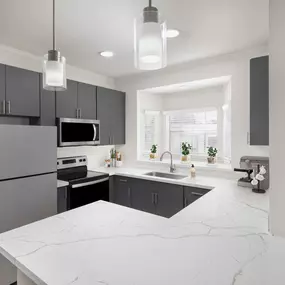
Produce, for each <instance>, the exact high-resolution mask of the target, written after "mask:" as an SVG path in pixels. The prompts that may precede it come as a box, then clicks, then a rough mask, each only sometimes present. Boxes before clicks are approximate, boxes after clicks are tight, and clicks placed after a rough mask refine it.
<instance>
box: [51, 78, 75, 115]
mask: <svg viewBox="0 0 285 285" xmlns="http://www.w3.org/2000/svg"><path fill="white" fill-rule="evenodd" d="M77 86H78V83H77V82H76V81H72V80H67V90H66V91H61V92H56V117H57V118H77V114H78V112H77Z"/></svg>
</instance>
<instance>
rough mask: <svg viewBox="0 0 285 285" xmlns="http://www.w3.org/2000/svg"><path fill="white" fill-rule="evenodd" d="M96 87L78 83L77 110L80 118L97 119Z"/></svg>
mask: <svg viewBox="0 0 285 285" xmlns="http://www.w3.org/2000/svg"><path fill="white" fill-rule="evenodd" d="M96 104H97V102H96V86H92V85H88V84H84V83H78V108H79V112H80V113H79V114H80V118H82V119H94V120H96V119H97V108H96Z"/></svg>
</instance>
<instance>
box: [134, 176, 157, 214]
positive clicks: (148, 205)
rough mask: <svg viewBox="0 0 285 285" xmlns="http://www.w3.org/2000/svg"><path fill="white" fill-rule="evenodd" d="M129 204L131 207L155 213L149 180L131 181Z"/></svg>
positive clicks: (153, 195) (153, 196)
mask: <svg viewBox="0 0 285 285" xmlns="http://www.w3.org/2000/svg"><path fill="white" fill-rule="evenodd" d="M131 189H132V193H131V204H132V208H134V209H137V210H140V211H144V212H148V213H151V214H156V207H155V193H154V192H153V188H151V182H150V181H147V180H142V179H134V180H133V181H132V188H131Z"/></svg>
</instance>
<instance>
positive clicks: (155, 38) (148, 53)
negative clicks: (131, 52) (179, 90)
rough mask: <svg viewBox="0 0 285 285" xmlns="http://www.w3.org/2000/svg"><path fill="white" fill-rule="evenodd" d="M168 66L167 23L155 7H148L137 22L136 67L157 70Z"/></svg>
mask: <svg viewBox="0 0 285 285" xmlns="http://www.w3.org/2000/svg"><path fill="white" fill-rule="evenodd" d="M166 65H167V52H166V22H163V21H161V19H160V16H159V13H158V11H157V9H156V8H155V7H146V8H145V9H144V12H143V14H142V15H141V16H140V17H139V18H137V19H136V20H135V66H136V68H137V69H141V70H156V69H161V68H164V67H165V66H166Z"/></svg>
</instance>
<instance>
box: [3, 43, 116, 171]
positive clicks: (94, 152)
mask: <svg viewBox="0 0 285 285" xmlns="http://www.w3.org/2000/svg"><path fill="white" fill-rule="evenodd" d="M82 56H84V55H82ZM67 62H68V58H67ZM0 63H3V64H7V65H12V66H15V67H19V68H24V69H28V70H32V71H36V72H41V71H42V58H41V57H37V56H34V55H32V54H29V53H26V52H23V51H19V50H16V49H14V48H11V47H8V46H3V45H0ZM66 72H67V78H69V79H72V80H76V81H80V82H84V83H89V84H93V85H97V86H102V87H107V88H115V82H114V79H113V78H110V77H106V76H103V75H100V74H96V73H93V72H90V71H87V70H83V69H80V68H77V67H74V66H70V65H67V67H66ZM19 96H21V94H19ZM110 148H111V147H101V146H99V147H76V148H58V156H59V157H67V156H74V155H87V156H88V160H89V164H90V166H91V167H92V166H93V167H96V166H98V165H100V164H102V163H103V161H104V159H105V157H106V156H107V152H108V151H109V150H110Z"/></svg>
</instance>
